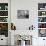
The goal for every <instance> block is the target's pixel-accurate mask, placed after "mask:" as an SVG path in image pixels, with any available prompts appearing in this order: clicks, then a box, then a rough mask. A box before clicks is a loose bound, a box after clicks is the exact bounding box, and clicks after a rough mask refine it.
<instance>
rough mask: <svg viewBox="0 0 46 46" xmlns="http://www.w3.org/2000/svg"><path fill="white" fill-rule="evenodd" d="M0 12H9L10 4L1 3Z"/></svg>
mask: <svg viewBox="0 0 46 46" xmlns="http://www.w3.org/2000/svg"><path fill="white" fill-rule="evenodd" d="M0 10H8V3H0Z"/></svg>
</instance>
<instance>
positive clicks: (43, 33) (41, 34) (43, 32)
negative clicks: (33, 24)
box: [38, 29, 46, 37]
mask: <svg viewBox="0 0 46 46" xmlns="http://www.w3.org/2000/svg"><path fill="white" fill-rule="evenodd" d="M38 36H39V37H46V29H39V30H38Z"/></svg>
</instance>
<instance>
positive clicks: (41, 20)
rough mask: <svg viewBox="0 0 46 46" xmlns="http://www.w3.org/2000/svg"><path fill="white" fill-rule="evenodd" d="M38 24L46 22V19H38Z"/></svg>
mask: <svg viewBox="0 0 46 46" xmlns="http://www.w3.org/2000/svg"><path fill="white" fill-rule="evenodd" d="M38 22H46V17H38Z"/></svg>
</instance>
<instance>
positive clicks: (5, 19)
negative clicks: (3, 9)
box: [0, 17, 8, 22]
mask: <svg viewBox="0 0 46 46" xmlns="http://www.w3.org/2000/svg"><path fill="white" fill-rule="evenodd" d="M0 22H8V17H0Z"/></svg>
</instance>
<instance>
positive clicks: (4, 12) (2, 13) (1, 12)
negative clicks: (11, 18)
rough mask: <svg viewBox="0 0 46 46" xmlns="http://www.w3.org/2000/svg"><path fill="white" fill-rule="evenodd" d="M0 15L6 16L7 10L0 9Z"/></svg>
mask: <svg viewBox="0 0 46 46" xmlns="http://www.w3.org/2000/svg"><path fill="white" fill-rule="evenodd" d="M0 16H8V11H0Z"/></svg>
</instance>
